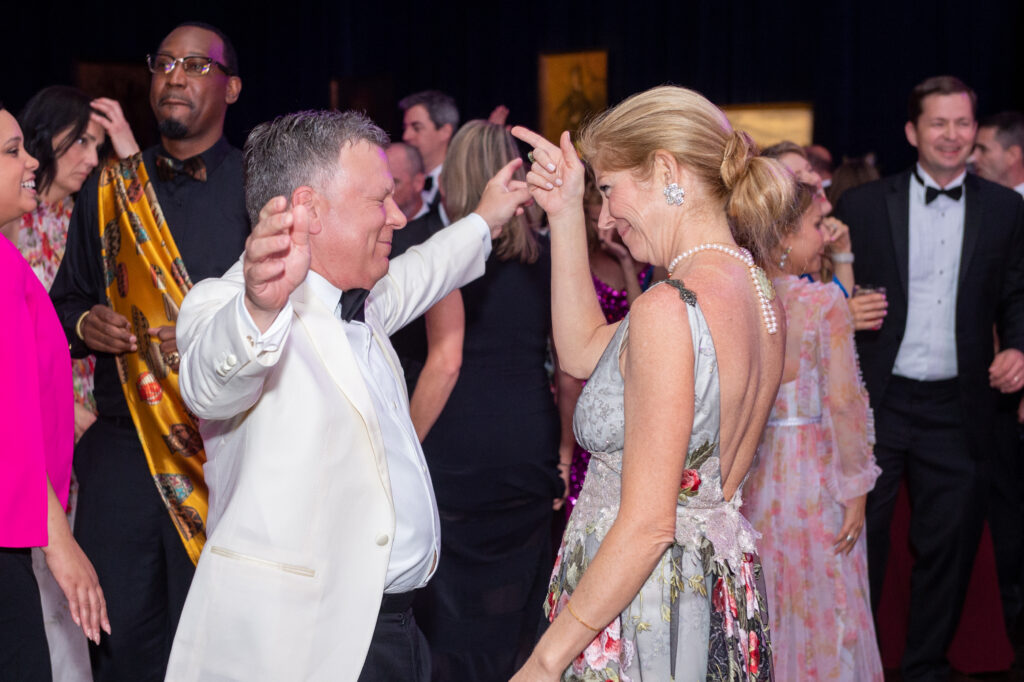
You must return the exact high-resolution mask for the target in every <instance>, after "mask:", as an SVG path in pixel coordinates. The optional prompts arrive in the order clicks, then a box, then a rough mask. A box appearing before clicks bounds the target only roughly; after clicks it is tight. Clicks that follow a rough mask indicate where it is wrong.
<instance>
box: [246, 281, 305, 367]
mask: <svg viewBox="0 0 1024 682" xmlns="http://www.w3.org/2000/svg"><path fill="white" fill-rule="evenodd" d="M235 306H236V310H237V313H238V332H239V334H240V335H241V337H242V338H243V339H244V340H245V342H246V344H248V346H249V348H251V349H252V353H253V355H254V356H255V357H256V360H257V361H259V359H260V358H261V357H262V356H265V355H267V354H268V353H276V352H277V351H278V350H280V349H281V346H282V344H284V341H285V339H286V338H287V337H288V330H289V329H291V320H292V302H291V301H288V302H287V303H285V305H284V308H281V311H280V312H279V313H278V314H277V317H276V318H274V323H273V324H271V325H270V327H268V328H267V330H266V331H265V332H262V333H261V332H260V330H259V327H257V326H256V323H255V322H254V321H253V319H252V315H250V314H249V310H248V308H246V307H245V294H241V295H239V296H238V298H237V299H236V302H235Z"/></svg>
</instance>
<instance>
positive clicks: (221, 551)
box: [210, 546, 316, 578]
mask: <svg viewBox="0 0 1024 682" xmlns="http://www.w3.org/2000/svg"><path fill="white" fill-rule="evenodd" d="M210 554H216V555H218V556H222V557H225V558H226V559H234V560H235V561H246V562H250V563H253V564H256V565H257V566H263V567H264V568H273V569H276V570H278V571H284V572H285V573H291V574H293V575H299V576H302V577H304V578H315V577H316V571H315V570H314V569H312V568H307V567H306V566H296V565H295V564H284V563H281V562H279V561H270V560H269V559H263V558H260V557H257V556H252V555H251V554H242V553H241V552H236V551H234V550H231V549H226V548H224V547H216V546H211V547H210Z"/></svg>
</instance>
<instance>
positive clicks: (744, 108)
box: [722, 102, 814, 149]
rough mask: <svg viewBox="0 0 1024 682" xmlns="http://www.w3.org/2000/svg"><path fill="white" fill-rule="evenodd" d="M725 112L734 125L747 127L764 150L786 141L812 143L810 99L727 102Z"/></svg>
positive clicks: (812, 120) (741, 127)
mask: <svg viewBox="0 0 1024 682" xmlns="http://www.w3.org/2000/svg"><path fill="white" fill-rule="evenodd" d="M722 111H724V112H725V115H726V116H727V117H728V118H729V123H731V124H732V127H733V128H736V129H738V130H745V131H746V132H747V133H748V134H749V135H750V136H751V137H752V138H754V142H756V143H757V145H758V146H759V147H761V148H762V149H764V148H765V147H768V146H770V145H773V144H775V143H777V142H782V141H783V140H789V141H790V142H795V143H797V144H798V145H801V146H807V145H809V144H811V142H812V136H813V135H814V105H812V104H811V103H810V102H768V103H763V104H727V105H725V106H723V107H722Z"/></svg>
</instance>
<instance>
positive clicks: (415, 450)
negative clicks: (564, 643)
mask: <svg viewBox="0 0 1024 682" xmlns="http://www.w3.org/2000/svg"><path fill="white" fill-rule="evenodd" d="M464 220H469V221H470V222H472V223H473V225H475V226H476V228H477V230H478V231H479V233H480V239H481V240H482V242H483V245H484V258H485V259H486V258H487V256H488V255H490V252H491V233H490V228H488V226H487V223H486V222H484V220H483V218H481V217H480V216H479V215H477V214H476V213H470V214H469V215H468V216H466V218H465V219H464ZM445 224H446V225H447V220H445ZM306 283H307V284H308V285H309V286H310V288H311V289H312V290H313V292H314V293H315V295H316V297H317V299H318V300H319V301H320V302H321V303H323V305H324V306H325V307H326V308H327V309H328V310H331V311H334V314H335V316H336V317H338V318H339V324H341V325H342V326H343V327H344V330H345V336H346V337H348V342H349V345H350V346H351V348H352V352H353V354H354V355H355V360H356V364H357V365H358V366H359V373H360V374H361V375H362V377H363V381H364V382H365V383H366V389H367V391H368V392H369V394H370V399H371V400H372V401H373V407H374V411H375V412H376V413H377V419H378V420H379V423H380V431H381V437H382V439H383V441H384V450H385V455H386V457H387V461H388V473H389V477H390V479H391V497H392V499H393V500H394V505H395V539H394V544H393V546H392V549H391V556H390V559H389V561H388V570H387V576H386V578H385V583H384V585H385V587H384V592H385V593H389V594H390V593H394V594H397V593H402V592H409V591H411V590H414V589H417V588H420V587H423V586H425V585H426V584H427V582H429V580H430V578H431V576H433V575H434V571H435V570H436V568H437V561H438V559H439V558H440V555H441V522H440V517H439V516H438V511H437V500H436V499H435V497H434V486H433V483H431V480H430V473H429V471H428V470H427V461H426V459H425V458H424V456H423V448H422V447H421V446H420V441H419V438H417V437H416V429H415V428H414V427H413V424H412V417H411V415H410V414H409V410H408V409H407V408H406V407H405V402H404V401H403V400H402V397H401V396H402V391H403V390H404V381H405V379H404V376H403V375H402V374H401V368H396V369H397V370H398V372H399V374H395V372H394V371H393V370H392V367H391V365H390V364H389V363H388V360H387V358H386V357H385V354H384V352H383V350H382V349H381V346H380V344H384V343H386V344H389V345H390V343H391V342H390V341H389V340H388V338H387V337H383V338H380V337H378V336H377V335H375V334H374V333H373V330H372V329H371V328H370V327H369V326H368V325H367V324H365V323H363V322H357V321H355V320H353V321H352V322H344V321H342V320H341V310H340V308H341V294H342V291H341V289H339V288H337V287H336V286H334V285H333V284H331V283H330V282H328V281H327V280H326V279H324V277H323V276H321V275H320V274H318V273H316V272H313V271H312V270H310V271H309V273H308V274H307V275H306ZM236 305H238V306H239V308H240V309H239V313H238V319H239V320H241V321H242V325H243V328H242V329H239V333H240V334H241V336H242V337H243V338H247V339H249V342H250V343H251V344H252V345H253V346H254V348H255V351H256V355H257V360H259V357H260V356H263V355H264V354H267V356H268V357H269V354H270V353H272V352H274V351H276V350H277V349H279V348H280V347H281V346H282V344H284V343H285V341H286V339H287V336H288V333H289V331H290V329H291V322H292V319H293V317H294V314H293V311H292V304H291V301H289V302H288V303H286V304H285V307H284V308H283V309H282V310H281V312H279V313H278V314H277V318H275V319H274V322H273V324H271V325H270V327H269V328H267V330H266V331H265V332H263V333H262V334H261V333H260V331H259V329H258V328H257V327H256V323H255V322H253V319H252V317H251V316H250V315H249V311H248V310H247V309H246V307H245V297H244V296H239V297H238V299H237V304H236ZM367 312H368V314H369V306H367ZM268 362H269V360H268ZM400 381H401V382H403V384H402V385H400V384H399V382H400ZM339 446H340V447H343V446H344V444H339Z"/></svg>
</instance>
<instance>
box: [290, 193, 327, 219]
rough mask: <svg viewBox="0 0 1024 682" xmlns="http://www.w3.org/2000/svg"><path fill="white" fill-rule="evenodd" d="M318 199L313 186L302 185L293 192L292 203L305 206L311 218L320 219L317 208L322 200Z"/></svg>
mask: <svg viewBox="0 0 1024 682" xmlns="http://www.w3.org/2000/svg"><path fill="white" fill-rule="evenodd" d="M317 199H318V195H317V193H316V192H315V191H314V190H313V188H312V187H310V186H309V185H300V186H298V187H296V188H295V191H293V192H292V196H291V205H292V206H305V207H306V210H307V211H309V217H310V219H311V220H312V219H319V215H318V213H317V209H318V204H319V203H320V202H318V201H317Z"/></svg>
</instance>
